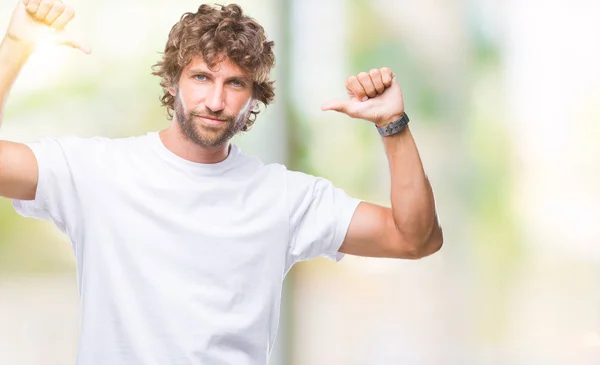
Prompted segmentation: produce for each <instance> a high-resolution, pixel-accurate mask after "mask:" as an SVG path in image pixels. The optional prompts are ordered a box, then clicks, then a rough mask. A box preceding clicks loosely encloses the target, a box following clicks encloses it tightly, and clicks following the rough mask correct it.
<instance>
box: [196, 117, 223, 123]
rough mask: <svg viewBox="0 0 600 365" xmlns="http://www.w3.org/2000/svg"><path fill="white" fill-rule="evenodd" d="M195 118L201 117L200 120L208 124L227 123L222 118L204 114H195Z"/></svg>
mask: <svg viewBox="0 0 600 365" xmlns="http://www.w3.org/2000/svg"><path fill="white" fill-rule="evenodd" d="M196 118H199V119H202V121H203V122H204V123H206V124H209V125H222V124H225V123H227V120H224V119H217V118H211V117H206V116H201V115H198V116H196Z"/></svg>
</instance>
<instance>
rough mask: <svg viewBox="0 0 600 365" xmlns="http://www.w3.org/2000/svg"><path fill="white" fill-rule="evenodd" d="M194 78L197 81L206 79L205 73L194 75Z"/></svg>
mask: <svg viewBox="0 0 600 365" xmlns="http://www.w3.org/2000/svg"><path fill="white" fill-rule="evenodd" d="M194 78H195V79H196V80H198V81H206V75H194Z"/></svg>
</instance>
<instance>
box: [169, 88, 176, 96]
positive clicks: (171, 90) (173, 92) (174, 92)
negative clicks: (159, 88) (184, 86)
mask: <svg viewBox="0 0 600 365" xmlns="http://www.w3.org/2000/svg"><path fill="white" fill-rule="evenodd" d="M168 90H169V94H171V96H175V95H177V90H175V88H173V87H170V88H168Z"/></svg>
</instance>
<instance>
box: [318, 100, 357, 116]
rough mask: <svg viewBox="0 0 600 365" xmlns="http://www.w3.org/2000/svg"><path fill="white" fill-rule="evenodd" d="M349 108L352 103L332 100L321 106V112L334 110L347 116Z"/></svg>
mask: <svg viewBox="0 0 600 365" xmlns="http://www.w3.org/2000/svg"><path fill="white" fill-rule="evenodd" d="M349 107H350V103H349V102H348V101H346V100H330V101H327V102H325V103H324V104H323V105H322V106H321V110H323V111H327V110H333V111H336V112H340V113H345V114H347V113H348V109H349Z"/></svg>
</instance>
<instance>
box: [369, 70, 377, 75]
mask: <svg viewBox="0 0 600 365" xmlns="http://www.w3.org/2000/svg"><path fill="white" fill-rule="evenodd" d="M369 73H370V74H371V75H377V74H379V70H378V69H376V68H374V69H372V70H371V71H369Z"/></svg>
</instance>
